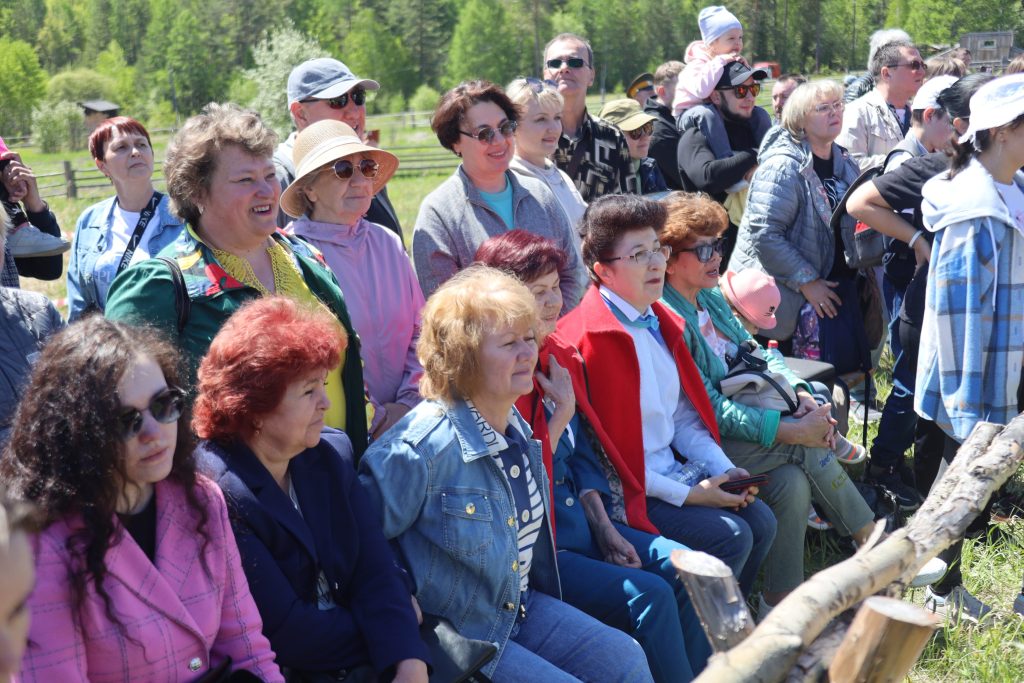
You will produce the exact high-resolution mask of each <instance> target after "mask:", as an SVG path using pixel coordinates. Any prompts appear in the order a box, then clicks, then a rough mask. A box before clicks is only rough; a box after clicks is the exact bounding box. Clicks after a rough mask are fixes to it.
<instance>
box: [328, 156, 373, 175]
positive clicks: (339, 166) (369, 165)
mask: <svg viewBox="0 0 1024 683" xmlns="http://www.w3.org/2000/svg"><path fill="white" fill-rule="evenodd" d="M328 168H329V169H331V170H332V171H334V175H336V176H337V177H338V179H339V180H348V179H349V178H351V177H352V174H353V173H355V170H356V165H355V164H353V163H352V162H351V161H349V160H348V159H338V160H337V161H335V162H334V164H333V165H331V166H328ZM359 172H360V173H362V174H363V177H364V178H376V177H377V173H379V172H380V164H378V163H377V162H376V161H374V160H373V159H360V160H359Z"/></svg>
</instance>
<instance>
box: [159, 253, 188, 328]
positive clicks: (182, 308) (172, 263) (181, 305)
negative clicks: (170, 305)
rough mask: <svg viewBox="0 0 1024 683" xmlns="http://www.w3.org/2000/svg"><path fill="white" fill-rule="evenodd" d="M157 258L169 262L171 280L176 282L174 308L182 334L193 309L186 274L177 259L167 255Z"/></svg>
mask: <svg viewBox="0 0 1024 683" xmlns="http://www.w3.org/2000/svg"><path fill="white" fill-rule="evenodd" d="M157 260H159V261H163V262H164V263H165V264H167V267H168V268H169V269H170V271H171V281H172V282H174V309H175V310H176V311H177V312H178V334H181V332H182V331H183V330H184V329H185V325H187V324H188V318H189V314H190V313H191V311H192V300H191V299H189V298H188V288H187V287H186V286H185V276H184V275H183V274H182V272H181V266H179V265H178V262H177V261H176V260H174V259H172V258H167V257H166V256H158V257H157Z"/></svg>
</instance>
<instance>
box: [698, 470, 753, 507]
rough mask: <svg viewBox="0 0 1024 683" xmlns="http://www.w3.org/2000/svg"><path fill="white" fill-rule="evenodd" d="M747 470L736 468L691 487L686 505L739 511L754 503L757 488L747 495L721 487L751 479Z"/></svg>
mask: <svg viewBox="0 0 1024 683" xmlns="http://www.w3.org/2000/svg"><path fill="white" fill-rule="evenodd" d="M749 476H750V475H749V474H747V471H746V470H745V469H742V468H739V467H734V468H733V469H731V470H729V471H728V472H725V473H724V474H719V475H717V476H714V477H711V478H710V479H705V480H704V481H702V482H700V483H698V484H697V485H696V486H692V487H690V493H689V494H688V495H687V496H686V502H685V503H684V505H703V506H704V507H709V508H732V509H734V510H738V509H739V508H741V507H746V506H747V505H748V504H750V503H753V502H754V497H755V496H756V495H757V487H756V486H751V487H750V488H748V489H747V492H746V493H729V492H728V491H723V490H722V489H721V488H720V487H721V485H722V484H724V483H725V482H727V481H729V480H730V479H741V478H743V477H749Z"/></svg>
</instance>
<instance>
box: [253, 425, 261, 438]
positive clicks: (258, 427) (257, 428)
mask: <svg viewBox="0 0 1024 683" xmlns="http://www.w3.org/2000/svg"><path fill="white" fill-rule="evenodd" d="M252 428H253V436H255V437H259V435H260V432H261V431H263V424H262V423H261V422H253V423H252Z"/></svg>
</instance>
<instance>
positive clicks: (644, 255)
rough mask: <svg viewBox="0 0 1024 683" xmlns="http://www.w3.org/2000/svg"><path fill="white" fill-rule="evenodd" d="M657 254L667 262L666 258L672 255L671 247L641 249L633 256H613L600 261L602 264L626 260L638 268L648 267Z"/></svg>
mask: <svg viewBox="0 0 1024 683" xmlns="http://www.w3.org/2000/svg"><path fill="white" fill-rule="evenodd" d="M658 254H660V255H661V257H662V258H663V259H665V260H666V261H667V260H668V257H669V256H671V255H672V247H670V246H668V245H663V246H660V247H658V248H657V249H643V250H641V251H638V252H636V253H635V254H629V255H627V256H613V257H611V258H605V259H601V261H603V262H604V263H611V262H612V261H622V260H626V261H631V262H633V263H635V264H636V265H638V266H649V265H650V264H651V261H653V260H654V257H655V256H657V255H658Z"/></svg>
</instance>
